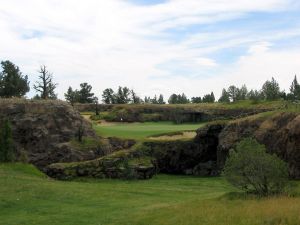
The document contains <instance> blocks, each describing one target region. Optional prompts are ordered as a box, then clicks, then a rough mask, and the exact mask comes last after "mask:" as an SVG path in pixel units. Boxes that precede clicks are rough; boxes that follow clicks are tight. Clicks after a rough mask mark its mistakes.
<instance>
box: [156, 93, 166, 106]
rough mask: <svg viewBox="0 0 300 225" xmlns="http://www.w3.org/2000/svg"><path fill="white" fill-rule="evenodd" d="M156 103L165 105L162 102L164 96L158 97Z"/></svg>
mask: <svg viewBox="0 0 300 225" xmlns="http://www.w3.org/2000/svg"><path fill="white" fill-rule="evenodd" d="M157 103H158V104H161V105H163V104H166V102H165V101H164V96H163V95H162V94H160V95H159V97H158V100H157Z"/></svg>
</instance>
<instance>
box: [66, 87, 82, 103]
mask: <svg viewBox="0 0 300 225" xmlns="http://www.w3.org/2000/svg"><path fill="white" fill-rule="evenodd" d="M65 99H66V101H67V102H69V103H71V105H73V104H74V103H75V102H79V95H78V91H77V90H75V91H73V89H72V87H69V88H68V91H67V93H65Z"/></svg>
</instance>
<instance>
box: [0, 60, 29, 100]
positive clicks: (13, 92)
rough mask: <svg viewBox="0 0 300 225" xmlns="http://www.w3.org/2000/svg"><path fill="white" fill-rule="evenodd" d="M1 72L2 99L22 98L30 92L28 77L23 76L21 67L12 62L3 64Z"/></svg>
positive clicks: (0, 93)
mask: <svg viewBox="0 0 300 225" xmlns="http://www.w3.org/2000/svg"><path fill="white" fill-rule="evenodd" d="M1 67H2V72H0V97H5V98H10V97H22V96H24V95H25V94H26V93H27V92H28V91H29V90H30V87H29V81H28V77H27V76H23V75H22V73H21V71H20V69H19V67H18V66H16V65H15V64H13V63H12V62H10V61H2V62H1Z"/></svg>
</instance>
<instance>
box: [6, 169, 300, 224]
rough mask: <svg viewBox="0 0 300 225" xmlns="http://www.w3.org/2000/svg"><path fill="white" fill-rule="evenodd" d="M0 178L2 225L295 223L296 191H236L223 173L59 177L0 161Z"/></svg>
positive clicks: (299, 218)
mask: <svg viewBox="0 0 300 225" xmlns="http://www.w3.org/2000/svg"><path fill="white" fill-rule="evenodd" d="M0 184H1V185H0V193H1V195H0V212H1V213H0V224H5V225H20V224H22V225H34V224H38V225H48V224H49V225H50V224H51V225H56V224H57V225H61V224H64V225H74V224H85V225H99V224H105V225H115V224H122V225H135V224H144V225H152V224H158V225H160V224H161V225H169V224H170V225H173V224H176V225H177V224H179V225H180V224H182V225H198V224H209V225H213V224H216V225H220V224H221V225H222V224H226V225H256V224H257V225H261V224H268V225H279V224H284V225H296V224H297V225H298V224H300V214H299V212H300V198H299V197H295V198H290V197H272V198H262V199H256V198H254V197H251V198H248V197H240V196H243V195H241V194H238V193H237V192H236V190H235V189H234V188H233V187H231V186H230V185H229V184H228V183H226V182H225V181H224V180H223V179H222V178H197V177H189V176H170V175H159V176H156V177H154V178H153V179H151V180H145V181H120V180H95V179H84V180H78V181H72V182H62V181H55V180H51V179H48V178H46V177H45V176H44V175H43V174H42V173H40V172H39V171H37V170H36V169H34V168H33V167H32V166H28V165H22V164H0ZM297 191H298V192H299V185H298V187H297Z"/></svg>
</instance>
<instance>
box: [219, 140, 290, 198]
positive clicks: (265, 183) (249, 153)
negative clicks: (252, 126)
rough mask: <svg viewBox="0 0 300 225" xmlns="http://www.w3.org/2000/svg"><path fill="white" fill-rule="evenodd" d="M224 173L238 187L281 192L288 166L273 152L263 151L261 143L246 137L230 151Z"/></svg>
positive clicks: (266, 193) (285, 180)
mask: <svg viewBox="0 0 300 225" xmlns="http://www.w3.org/2000/svg"><path fill="white" fill-rule="evenodd" d="M224 176H225V178H226V179H227V180H228V181H229V182H230V183H231V184H233V185H234V186H236V187H237V188H240V189H242V190H244V191H247V192H252V193H255V194H259V195H263V196H266V195H270V194H277V193H281V192H283V191H284V188H285V186H286V185H287V183H288V167H287V164H286V163H285V162H283V161H282V160H281V159H279V158H278V157H277V156H276V155H271V154H268V153H266V148H265V146H264V145H261V144H259V143H258V142H257V141H256V140H254V139H252V138H246V139H244V140H242V141H241V142H239V143H238V144H237V146H236V150H235V151H234V150H231V151H230V154H229V158H228V159H227V161H226V163H225V167H224Z"/></svg>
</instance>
